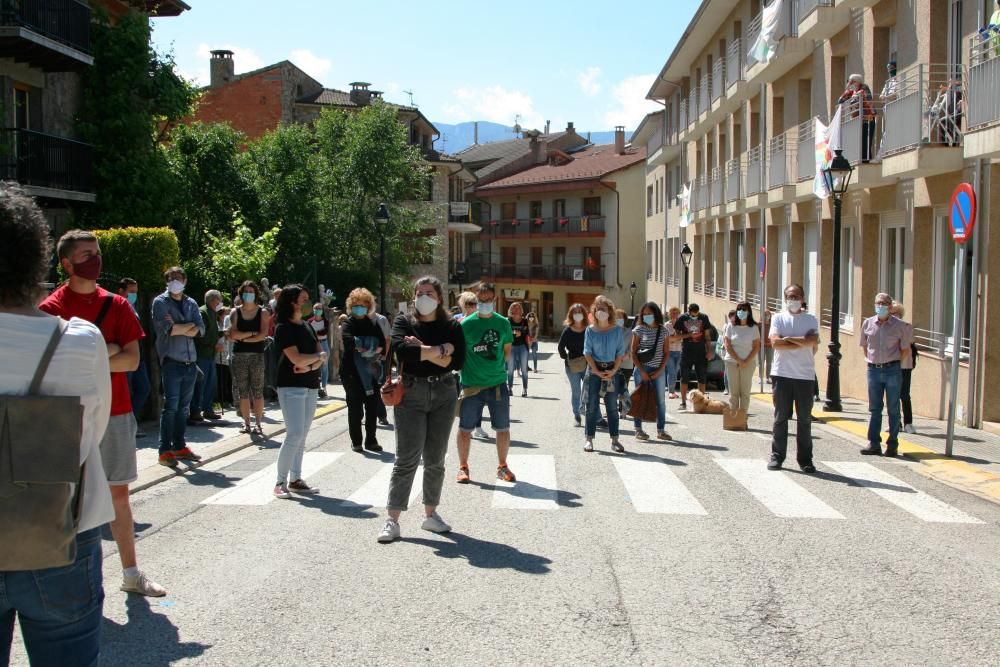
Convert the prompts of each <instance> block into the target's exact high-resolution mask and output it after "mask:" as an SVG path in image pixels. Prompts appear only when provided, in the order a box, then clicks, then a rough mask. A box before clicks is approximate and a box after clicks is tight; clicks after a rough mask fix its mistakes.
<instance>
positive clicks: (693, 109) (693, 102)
mask: <svg viewBox="0 0 1000 667" xmlns="http://www.w3.org/2000/svg"><path fill="white" fill-rule="evenodd" d="M700 114H701V107H699V106H698V89H697V88H691V94H690V95H688V122H689V123H694V122H697V120H698V116H699V115H700Z"/></svg>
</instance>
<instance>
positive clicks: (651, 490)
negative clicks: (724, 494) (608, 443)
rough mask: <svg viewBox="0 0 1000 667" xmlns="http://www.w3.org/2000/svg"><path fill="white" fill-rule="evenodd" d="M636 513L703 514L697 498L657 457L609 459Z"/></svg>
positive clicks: (702, 508) (703, 509)
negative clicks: (651, 458) (654, 458)
mask: <svg viewBox="0 0 1000 667" xmlns="http://www.w3.org/2000/svg"><path fill="white" fill-rule="evenodd" d="M612 461H613V462H614V464H615V470H617V471H618V476H619V477H621V479H622V482H623V483H624V484H625V490H626V491H627V492H628V495H629V499H630V500H631V501H632V505H633V506H634V507H635V509H636V511H637V512H644V513H651V514H697V515H706V514H708V512H706V511H705V508H704V507H702V505H701V503H699V502H698V499H697V498H695V497H694V495H692V494H691V492H690V491H688V488H687V487H686V486H684V483H683V482H682V481H681V480H680V478H678V477H677V475H676V474H675V473H674V471H673V470H671V469H670V467H669V466H667V465H666V464H664V463H663V462H662V461H660V460H659V459H656V460H649V459H643V458H641V457H633V458H616V459H612Z"/></svg>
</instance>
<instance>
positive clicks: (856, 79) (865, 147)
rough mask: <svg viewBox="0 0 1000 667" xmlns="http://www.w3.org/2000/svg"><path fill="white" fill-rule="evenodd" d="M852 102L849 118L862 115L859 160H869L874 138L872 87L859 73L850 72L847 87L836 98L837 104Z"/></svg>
mask: <svg viewBox="0 0 1000 667" xmlns="http://www.w3.org/2000/svg"><path fill="white" fill-rule="evenodd" d="M845 102H853V104H854V105H855V106H854V107H852V109H851V111H850V115H849V116H848V117H849V118H857V117H858V113H861V114H862V115H863V119H862V121H861V161H862V162H865V163H867V162H869V161H870V160H871V156H872V143H873V141H874V139H875V108H874V107H873V106H872V89H871V88H869V87H868V84H866V83H865V79H864V77H863V76H862V75H860V74H852V75H851V76H850V77H849V78H848V79H847V88H846V89H845V90H844V92H843V93H842V94H841V95H840V99H839V100H837V103H838V104H843V103H845Z"/></svg>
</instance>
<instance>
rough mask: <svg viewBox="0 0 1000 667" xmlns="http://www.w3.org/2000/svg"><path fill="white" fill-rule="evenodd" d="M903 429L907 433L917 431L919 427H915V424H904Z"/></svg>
mask: <svg viewBox="0 0 1000 667" xmlns="http://www.w3.org/2000/svg"><path fill="white" fill-rule="evenodd" d="M903 430H904V431H906V432H907V433H916V432H917V429H915V428H913V424H903Z"/></svg>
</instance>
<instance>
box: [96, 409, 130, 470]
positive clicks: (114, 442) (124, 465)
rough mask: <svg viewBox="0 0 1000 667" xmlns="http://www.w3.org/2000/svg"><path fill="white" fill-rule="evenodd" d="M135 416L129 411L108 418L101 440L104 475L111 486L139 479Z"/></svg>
mask: <svg viewBox="0 0 1000 667" xmlns="http://www.w3.org/2000/svg"><path fill="white" fill-rule="evenodd" d="M135 429H136V423H135V416H134V415H133V414H132V413H131V412H128V413H126V414H124V415H115V416H114V417H112V418H111V419H110V420H108V430H107V431H105V432H104V438H103V439H102V440H101V462H102V463H104V476H105V477H106V478H107V480H108V484H110V485H111V486H121V485H128V484H131V483H132V482H134V481H135V480H137V479H139V472H138V468H137V466H136V459H135Z"/></svg>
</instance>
